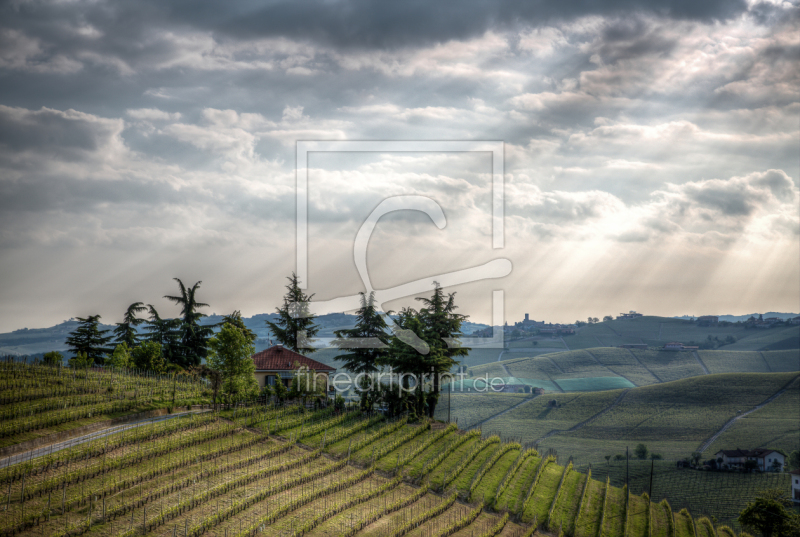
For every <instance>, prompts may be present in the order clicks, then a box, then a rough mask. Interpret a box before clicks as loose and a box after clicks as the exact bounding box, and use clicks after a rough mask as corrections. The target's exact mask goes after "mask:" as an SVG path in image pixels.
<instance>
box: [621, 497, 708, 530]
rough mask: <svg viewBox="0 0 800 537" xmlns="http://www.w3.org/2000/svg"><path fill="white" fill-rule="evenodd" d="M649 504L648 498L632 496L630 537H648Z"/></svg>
mask: <svg viewBox="0 0 800 537" xmlns="http://www.w3.org/2000/svg"><path fill="white" fill-rule="evenodd" d="M647 504H648V500H647V499H646V498H644V497H642V496H635V495H633V494H631V496H630V499H629V503H628V537H647V536H648V532H647V530H648V520H647V519H648V517H647V512H648V511H647V509H648V506H647ZM709 537H711V536H709Z"/></svg>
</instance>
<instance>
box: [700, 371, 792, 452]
mask: <svg viewBox="0 0 800 537" xmlns="http://www.w3.org/2000/svg"><path fill="white" fill-rule="evenodd" d="M797 379H800V375H798V376H796V377H795V378H793V379H792V380H790V381H789V382H788V383H786V385H785V386H784V387H783V388H781V389H780V390H778V391H777V392H775V393H774V394H772V395H771V396H769V397H768V398H767V399H766V400H765V401H764V402H763V403H761V404H758V405H756V406H754V407H753V408H751V409H750V410H748V411H747V412H742V413H741V414H739V415H738V416H734V417H732V418H731V419H729V420H728V422H727V423H726V424H725V425H723V426H722V428H721V429H720V430H719V431H717V432H716V433H714V434H713V435H712V436H711V438H709V439H708V440H706V441H705V442H703V443H702V444H700V447H698V448H697V451H699V452H700V453H702V452H704V451H705V450H707V449H708V447H709V446H710V445H711V444H713V443H714V441H715V440H716V439H717V438H719V436H720V435H721V434H722V433H724V432H725V431H727V430H728V429H730V428H731V426H732V425H733V424H734V423H736V420H738V419H740V418H743V417H745V416H747V415H748V414H751V413H753V412H755V411H756V410H758V409H760V408H763V407H764V406H765V405H768V404H769V403H771V402H772V401H774V400H775V399H777V398H778V397H780V396H781V395H782V394H783V392H785V391H786V390H788V389H789V388H790V387H791V386H792V384H794V383H795V382H797Z"/></svg>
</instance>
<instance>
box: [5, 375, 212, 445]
mask: <svg viewBox="0 0 800 537" xmlns="http://www.w3.org/2000/svg"><path fill="white" fill-rule="evenodd" d="M207 393H210V392H208V390H207V389H206V388H205V386H204V385H203V384H202V383H201V382H199V381H197V380H196V379H194V378H192V377H187V376H183V375H181V376H175V377H168V376H166V375H155V374H137V373H135V372H129V371H110V370H106V371H99V370H92V369H89V370H79V371H76V370H74V369H67V368H64V367H55V368H53V367H46V366H37V365H27V364H23V363H20V362H12V361H5V362H0V448H2V447H7V446H12V445H14V444H19V443H21V442H24V441H35V440H36V439H38V438H41V437H44V436H47V435H50V434H53V433H64V432H66V431H69V430H71V429H75V428H78V427H84V426H91V425H98V424H102V423H103V422H108V421H109V420H111V419H112V418H117V417H121V416H124V415H129V414H132V413H137V412H144V411H148V410H157V409H172V408H177V407H185V406H188V405H192V404H196V403H202V402H207V401H208V398H207V397H206V396H205V395H204V394H206V395H207Z"/></svg>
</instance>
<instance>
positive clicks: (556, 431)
mask: <svg viewBox="0 0 800 537" xmlns="http://www.w3.org/2000/svg"><path fill="white" fill-rule="evenodd" d="M629 390H630V388H628V389H626V390H623V392H622V393H621V394H619V397H617V398H616V399H615V400H614V402H613V403H611V404H610V405H608V406H607V407H606V408H604V409H603V410H601V411H600V412H598V413H597V414H595V415H594V416H592V417H590V418H586V419H585V420H583V421H582V422H580V423H577V424H575V425H573V426H572V427H570V428H569V429H553V430H552V431H550V432H549V433H547V434H546V435H544V436H543V437H541V438H537V439H536V440H535V442H541V441H542V440H544V439H545V438H550V437H551V436H555V435H557V434H561V433H571V432H573V431H577V430H578V429H581V428H583V427H585V426H586V425H588V424H590V423H591V422H593V421H594V420H596V419H597V418H599V417H601V416H602V415H604V414H605V413H606V412H608V411H609V410H611V409H613V408H614V407H615V406H617V405H618V404H620V403H621V402H622V399H624V398H625V396H626V395H627V394H628V391H629Z"/></svg>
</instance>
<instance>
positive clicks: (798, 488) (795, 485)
mask: <svg viewBox="0 0 800 537" xmlns="http://www.w3.org/2000/svg"><path fill="white" fill-rule="evenodd" d="M789 473H790V474H791V475H792V500H793V501H794V502H795V503H800V470H792V471H791V472H789Z"/></svg>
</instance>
